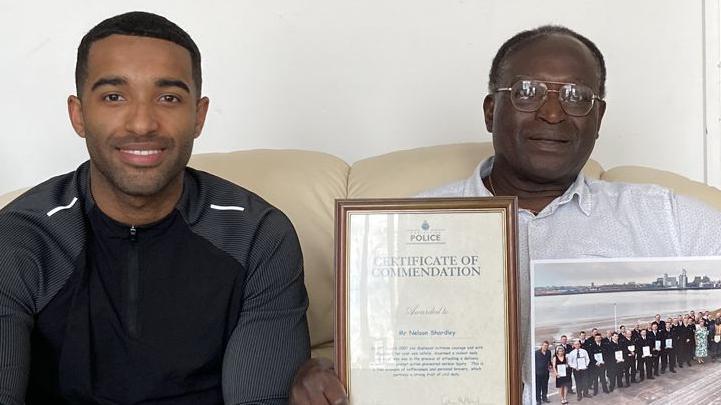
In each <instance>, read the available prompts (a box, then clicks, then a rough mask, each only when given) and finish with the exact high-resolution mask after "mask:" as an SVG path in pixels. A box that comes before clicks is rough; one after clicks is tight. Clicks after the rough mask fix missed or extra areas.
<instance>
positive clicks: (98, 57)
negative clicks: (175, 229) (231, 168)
mask: <svg viewBox="0 0 721 405" xmlns="http://www.w3.org/2000/svg"><path fill="white" fill-rule="evenodd" d="M192 73H193V72H192V63H191V58H190V53H189V52H188V50H186V49H185V48H183V47H181V46H180V45H177V44H175V43H173V42H170V41H165V40H162V39H157V38H145V37H136V36H125V35H111V36H109V37H107V38H104V39H101V40H98V41H96V42H94V43H93V44H92V45H91V47H90V51H89V54H88V63H87V78H86V80H85V82H84V83H83V84H82V95H81V98H76V97H70V98H69V100H68V109H69V112H70V118H71V121H72V123H73V127H74V129H75V131H76V132H77V133H78V134H79V135H80V136H81V137H83V138H85V140H86V144H87V147H88V152H89V154H90V160H91V178H92V181H93V183H95V182H100V183H103V185H105V186H107V187H109V188H111V189H113V190H115V191H116V192H118V191H119V192H122V193H124V194H126V195H131V196H152V195H155V194H157V193H159V192H161V191H163V190H164V189H165V188H166V187H168V185H169V184H171V183H173V181H174V180H175V181H176V182H177V181H179V179H180V178H181V177H182V171H183V168H184V167H185V165H186V164H187V162H188V159H189V158H190V154H191V152H192V149H193V141H194V139H195V138H196V137H198V136H199V135H200V131H201V130H202V128H203V123H204V121H205V115H206V113H207V109H208V99H207V98H202V99H201V98H199V95H198V94H197V90H196V87H195V85H194V83H193V79H192Z"/></svg>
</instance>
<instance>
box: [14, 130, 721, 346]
mask: <svg viewBox="0 0 721 405" xmlns="http://www.w3.org/2000/svg"><path fill="white" fill-rule="evenodd" d="M492 153H493V148H492V145H491V143H490V142H486V143H466V144H453V145H440V146H433V147H425V148H418V149H412V150H404V151H397V152H392V153H388V154H385V155H380V156H376V157H372V158H368V159H364V160H361V161H358V162H356V163H355V164H353V165H352V166H349V165H348V164H347V163H346V162H344V161H342V160H341V159H338V158H336V157H334V156H331V155H328V154H325V153H320V152H312V151H298V150H251V151H239V152H231V153H209V154H197V155H194V156H193V157H192V159H191V161H190V165H191V166H193V167H195V168H197V169H200V170H204V171H208V172H210V173H213V174H216V175H218V176H220V177H223V178H226V179H228V180H230V181H232V182H234V183H237V184H239V185H241V186H243V187H245V188H247V189H249V190H251V191H253V192H255V193H256V194H258V195H260V196H261V197H263V198H264V199H266V200H267V201H268V202H270V203H271V204H273V205H275V206H276V207H278V208H280V209H281V210H282V211H283V212H285V213H286V215H288V217H289V218H290V220H291V221H292V222H293V225H294V226H295V228H296V231H297V232H298V235H299V238H300V243H301V247H302V249H303V257H304V263H305V282H306V286H307V289H308V293H309V297H310V307H309V310H308V322H309V325H310V331H311V342H312V344H313V348H314V355H324V356H332V352H331V350H330V349H331V347H332V341H333V323H334V319H335V316H334V290H335V284H334V283H335V281H334V280H335V274H334V267H333V253H334V252H333V249H334V247H333V232H334V225H333V215H334V201H335V200H336V199H339V198H378V197H409V196H413V195H415V194H417V193H419V192H420V191H423V190H426V189H429V188H433V187H436V186H439V185H441V184H445V183H448V182H451V181H455V180H460V179H465V178H467V177H468V176H469V175H470V174H471V172H472V171H473V169H474V168H475V167H476V166H477V165H478V163H479V162H480V161H481V160H482V159H485V158H486V157H488V156H490V155H491V154H492ZM584 173H585V174H586V175H587V176H589V177H592V178H602V179H605V180H610V181H626V182H640V183H656V184H660V185H663V186H666V187H669V188H671V189H673V190H675V191H676V192H678V193H680V194H686V195H690V196H693V197H696V198H698V199H701V200H702V201H705V202H706V203H708V204H710V205H712V206H715V207H717V208H718V209H719V210H721V191H720V190H718V189H714V188H712V187H708V186H706V185H704V184H701V183H697V182H692V181H690V180H688V179H686V178H685V177H682V176H679V175H676V174H673V173H669V172H662V171H660V170H655V169H648V168H639V167H619V168H615V169H611V170H609V171H607V172H604V171H603V169H602V168H601V166H600V165H599V164H598V163H596V162H595V161H589V162H588V164H587V165H586V167H585V168H584ZM21 192H22V190H20V191H17V192H13V193H9V194H5V195H3V196H0V207H2V206H4V205H5V204H6V203H7V202H9V201H10V200H12V199H13V198H15V197H17V196H18V195H20V193H21Z"/></svg>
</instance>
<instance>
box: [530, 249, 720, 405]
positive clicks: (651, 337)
mask: <svg viewBox="0 0 721 405" xmlns="http://www.w3.org/2000/svg"><path fill="white" fill-rule="evenodd" d="M531 285H532V286H533V288H532V289H531V294H532V297H531V324H532V326H531V330H532V342H533V344H534V347H533V349H532V350H533V351H534V352H538V350H539V348H540V347H541V346H542V344H543V342H544V341H547V342H548V343H549V351H550V352H551V355H552V359H553V356H557V357H558V360H557V361H556V363H558V364H561V363H567V364H569V367H568V368H570V375H569V373H568V370H564V376H561V373H559V372H557V370H554V368H553V366H551V370H550V373H548V377H546V376H545V375H544V373H543V369H544V367H545V365H539V364H538V359H543V357H542V356H533V357H532V358H533V359H534V360H533V362H534V366H533V368H532V370H534V372H535V373H536V375H535V378H534V379H533V381H534V387H533V391H534V393H542V391H544V390H545V393H546V395H547V397H548V399H549V400H551V402H556V403H558V402H559V400H560V401H563V400H564V398H563V396H564V395H565V397H566V398H565V400H566V401H571V402H575V401H576V400H577V398H576V397H586V396H590V397H593V399H591V400H589V403H590V404H593V403H611V402H612V403H614V404H616V405H636V404H638V405H641V404H686V403H691V402H693V401H691V399H692V398H710V397H715V396H716V395H717V394H718V388H717V386H714V385H713V384H714V381H718V378H719V376H721V362H717V360H719V359H721V344H720V343H718V342H717V341H716V336H719V341H721V257H665V258H664V257H660V258H606V259H597V258H594V259H573V260H536V261H532V262H531ZM576 342H578V345H577V346H578V347H579V348H580V349H582V350H584V351H585V352H586V354H587V356H583V357H584V358H588V359H589V360H590V364H589V365H588V369H587V370H586V371H581V372H577V371H576V370H574V369H573V363H574V361H575V360H574V358H575V357H576V356H575V355H574V354H573V353H572V352H573V351H574V350H577V349H576V348H575V346H576ZM561 347H563V349H561ZM559 353H562V355H559ZM578 353H582V352H577V353H576V354H578ZM562 357H565V359H564V360H560V359H561V358H562ZM599 360H600V361H599ZM544 361H545V360H544ZM564 368H566V367H564ZM572 390H573V393H571V391H572ZM537 395H538V394H537ZM541 395H542V394H541ZM689 401H691V402H689ZM585 402H586V401H584V403H585ZM702 402H703V400H702Z"/></svg>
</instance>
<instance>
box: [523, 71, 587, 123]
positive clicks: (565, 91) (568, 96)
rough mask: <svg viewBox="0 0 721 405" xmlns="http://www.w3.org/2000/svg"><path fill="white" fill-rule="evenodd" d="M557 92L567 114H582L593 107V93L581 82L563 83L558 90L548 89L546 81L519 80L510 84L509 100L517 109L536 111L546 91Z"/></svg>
mask: <svg viewBox="0 0 721 405" xmlns="http://www.w3.org/2000/svg"><path fill="white" fill-rule="evenodd" d="M549 92H550V93H558V99H559V101H560V104H561V108H563V111H565V112H566V114H568V115H573V116H584V115H587V114H588V113H589V112H590V111H591V108H593V102H594V94H593V90H591V88H590V87H588V86H584V85H582V84H572V83H567V84H563V85H562V86H561V87H560V88H559V89H558V90H550V89H549V88H548V86H547V85H546V83H544V82H539V81H534V80H519V81H517V82H516V83H514V84H513V86H511V102H512V103H513V106H514V107H515V108H517V109H518V110H519V111H523V112H534V111H538V109H539V108H541V106H542V105H543V103H544V102H545V101H546V98H547V97H548V93H549Z"/></svg>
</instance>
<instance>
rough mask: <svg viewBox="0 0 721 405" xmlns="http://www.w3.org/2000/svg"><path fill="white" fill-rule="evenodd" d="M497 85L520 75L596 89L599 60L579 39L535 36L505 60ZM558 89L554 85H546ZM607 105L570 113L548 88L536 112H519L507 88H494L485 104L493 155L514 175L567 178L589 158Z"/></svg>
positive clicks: (507, 83) (541, 179)
mask: <svg viewBox="0 0 721 405" xmlns="http://www.w3.org/2000/svg"><path fill="white" fill-rule="evenodd" d="M504 66H505V68H504V69H503V73H504V74H503V75H502V79H501V81H500V83H499V86H500V87H510V86H512V85H513V84H514V83H515V82H517V81H518V80H520V79H533V80H539V81H545V82H559V83H575V84H582V85H585V86H588V87H590V88H591V89H592V90H593V92H595V93H596V94H598V92H599V87H600V83H599V78H598V69H599V67H598V63H597V61H596V59H595V58H594V56H593V54H592V53H591V51H590V50H589V49H588V48H587V47H586V46H585V45H583V44H582V43H581V42H579V41H577V40H576V39H573V38H571V37H568V36H565V35H550V36H548V37H544V38H540V39H536V40H533V41H532V42H530V43H527V44H524V45H522V46H521V48H518V49H516V50H514V51H513V52H512V53H511V54H510V55H509V56H508V58H507V59H506V63H505V65H504ZM547 86H548V88H549V89H551V90H557V89H558V88H559V87H560V86H559V85H558V84H548V85H547ZM604 111H605V103H603V102H598V101H596V102H595V104H594V106H593V108H592V109H591V111H590V112H589V113H588V115H586V116H583V117H577V116H570V115H568V114H567V113H566V112H565V111H564V110H563V109H562V108H561V105H560V103H559V98H558V93H554V92H549V93H548V96H547V100H546V102H545V103H544V104H543V105H542V106H541V107H540V108H539V109H538V111H535V112H520V111H518V110H517V109H516V108H515V107H514V106H513V105H512V104H511V99H510V93H509V92H496V93H494V94H491V95H489V96H488V97H487V98H486V100H485V102H484V113H485V119H486V127H487V129H488V130H489V131H491V132H492V133H493V145H494V148H495V153H496V159H497V160H503V161H504V162H502V163H504V166H507V167H510V168H512V170H513V171H514V172H515V175H516V176H519V177H522V178H524V179H528V180H532V181H534V182H537V183H547V182H554V181H556V182H570V181H573V180H574V179H575V177H576V176H577V174H578V173H579V172H580V170H581V168H583V165H584V164H585V163H586V161H587V160H588V158H589V156H590V155H591V152H592V151H593V146H594V144H595V142H596V138H597V137H598V130H599V128H600V126H601V119H602V118H603V114H604Z"/></svg>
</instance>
